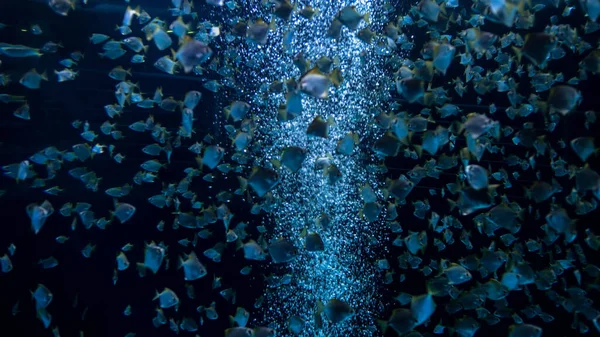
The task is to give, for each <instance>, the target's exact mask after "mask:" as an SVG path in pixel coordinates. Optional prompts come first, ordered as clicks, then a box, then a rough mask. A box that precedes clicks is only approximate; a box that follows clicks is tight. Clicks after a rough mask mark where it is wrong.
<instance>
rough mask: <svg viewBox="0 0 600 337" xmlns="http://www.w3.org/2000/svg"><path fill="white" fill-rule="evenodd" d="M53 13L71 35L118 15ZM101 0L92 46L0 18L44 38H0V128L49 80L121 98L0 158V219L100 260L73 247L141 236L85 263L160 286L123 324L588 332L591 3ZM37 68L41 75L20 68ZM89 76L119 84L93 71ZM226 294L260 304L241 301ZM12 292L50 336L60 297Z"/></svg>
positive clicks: (360, 331) (22, 113) (536, 335)
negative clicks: (6, 203)
mask: <svg viewBox="0 0 600 337" xmlns="http://www.w3.org/2000/svg"><path fill="white" fill-rule="evenodd" d="M43 2H44V6H43V8H44V10H45V12H44V16H48V17H52V18H53V19H56V16H58V17H60V22H62V23H64V25H65V26H68V25H70V24H71V22H72V21H71V20H73V19H74V18H77V16H84V15H86V13H89V12H90V11H92V10H94V9H95V10H99V11H100V10H103V8H108V7H102V6H103V5H105V1H102V0H81V1H80V0H48V1H45V0H44V1H43ZM46 2H47V3H46ZM106 5H107V6H108V4H106ZM110 6H112V7H111V8H118V11H119V13H120V14H119V17H121V13H122V20H118V21H117V22H112V21H111V22H102V24H103V25H104V26H105V30H102V31H89V32H87V31H86V34H87V35H88V36H89V40H88V41H84V42H83V43H84V44H83V45H81V47H80V48H79V50H85V51H86V52H85V53H84V52H81V51H79V50H66V49H65V48H64V47H63V45H62V44H61V43H59V42H57V41H61V40H62V39H66V38H67V37H62V36H60V35H56V34H55V33H53V30H54V29H56V27H54V26H49V25H45V24H44V22H43V21H41V22H40V21H35V22H34V21H31V22H29V21H27V20H28V18H22V19H23V20H25V21H26V24H27V25H26V26H22V27H15V26H11V25H8V24H7V25H5V24H2V23H0V32H1V33H5V32H7V31H11V30H15V31H20V32H21V33H27V34H32V35H36V36H41V37H44V38H48V39H50V42H47V43H45V44H43V45H33V44H30V43H27V41H20V42H16V41H6V42H3V41H0V107H2V109H3V110H4V111H5V112H4V114H3V115H4V116H3V118H4V119H3V120H6V119H15V118H16V119H18V120H21V121H23V122H24V123H31V122H33V121H34V120H38V119H40V120H41V119H44V118H48V117H47V116H45V115H44V114H43V113H42V112H41V111H36V110H35V109H31V108H30V105H29V103H30V102H32V101H33V100H35V99H36V97H38V96H35V95H34V93H35V92H38V91H42V92H43V91H44V90H48V88H50V87H53V88H57V89H58V91H54V92H58V93H60V92H61V90H60V89H61V86H64V85H68V83H64V82H71V81H74V82H78V81H82V82H83V81H84V79H85V80H86V81H92V82H93V81H94V79H93V76H103V77H108V78H110V79H111V80H112V81H113V84H114V86H112V87H102V88H98V89H102V90H110V92H111V95H113V93H114V98H113V99H111V100H110V101H106V102H103V107H96V109H97V110H98V111H97V112H98V113H101V114H104V117H103V119H104V122H96V121H93V120H92V118H91V117H89V118H88V117H87V116H86V113H84V112H81V113H80V114H79V115H77V117H76V118H75V119H74V120H72V121H69V123H70V127H69V128H70V130H73V131H72V134H71V135H63V138H68V137H70V138H68V139H69V142H70V143H69V144H70V145H69V146H66V147H65V146H63V145H60V146H59V145H55V144H52V142H53V140H52V139H48V142H49V143H48V144H47V145H46V146H44V147H42V148H40V149H39V151H37V152H35V153H23V154H22V159H21V160H20V161H17V162H4V163H0V165H2V169H3V172H4V176H3V177H2V180H1V181H2V183H1V185H0V200H3V199H4V200H7V199H8V200H11V198H12V195H13V193H14V191H20V190H22V189H23V188H27V189H28V190H27V195H28V198H30V199H31V202H26V203H24V204H23V205H22V209H21V210H19V212H22V214H26V216H27V219H28V220H29V222H28V223H27V224H22V223H13V222H12V221H10V222H9V221H8V220H9V217H4V218H3V219H4V220H3V221H2V222H3V223H4V222H6V223H7V224H4V225H3V226H17V227H22V226H24V225H27V226H28V227H30V230H29V231H28V234H27V235H28V237H29V238H30V239H31V240H33V238H35V237H36V236H42V235H44V232H45V231H52V232H54V231H59V232H60V234H59V235H58V236H56V237H55V239H54V242H51V244H52V245H53V246H56V247H58V248H56V249H64V250H70V251H76V252H77V254H70V255H68V256H70V257H69V258H83V259H87V260H89V262H86V263H90V264H93V263H95V262H96V261H97V260H94V257H95V255H97V254H98V255H100V253H99V251H100V250H103V249H104V248H103V246H107V245H106V244H105V242H103V241H101V240H99V239H94V237H95V236H94V235H92V236H86V237H88V238H89V239H88V240H87V241H85V242H83V244H82V241H81V239H71V238H72V237H81V236H80V234H79V233H82V232H88V233H92V234H94V233H100V231H103V232H107V233H109V235H110V236H111V237H112V238H114V240H120V239H121V238H120V236H119V232H120V231H122V230H123V227H126V226H143V227H139V228H140V230H142V229H143V231H144V235H140V237H139V238H138V240H137V241H131V242H127V241H123V242H117V244H118V246H119V247H120V249H116V250H115V249H113V250H111V251H109V252H108V251H106V250H104V251H103V252H105V253H106V254H104V253H103V254H102V255H110V256H112V257H114V261H113V262H112V267H111V268H110V269H109V268H105V270H100V272H102V273H103V274H105V275H110V277H109V278H107V280H108V279H110V280H112V284H113V286H114V287H119V286H120V285H121V284H122V282H120V281H119V280H120V279H123V278H125V279H128V280H129V279H131V278H133V277H135V278H136V282H144V283H149V282H150V283H152V284H153V286H154V287H155V288H156V289H157V290H156V292H155V294H148V295H147V296H146V302H144V303H136V302H134V301H133V300H132V301H131V303H130V304H128V305H127V306H126V307H125V308H119V309H118V310H120V311H122V314H123V315H125V316H130V315H132V314H135V313H136V311H137V310H140V311H142V309H141V307H152V308H154V309H153V316H149V317H147V319H145V320H146V321H147V322H148V325H152V326H153V327H154V328H155V329H156V330H157V331H159V332H160V335H161V336H162V335H165V336H166V335H175V334H182V335H189V336H215V335H217V334H215V333H214V332H211V331H212V330H211V327H212V326H213V323H214V322H213V321H217V322H226V323H225V324H227V325H228V328H227V329H225V331H220V332H219V334H218V335H219V336H222V335H224V336H225V337H240V336H246V337H251V336H255V337H267V336H268V337H275V336H319V337H325V336H328V337H338V336H351V337H366V336H393V335H397V336H410V337H419V336H434V335H440V336H443V335H456V336H460V337H472V336H508V337H541V336H557V335H556V334H555V331H554V330H553V329H556V326H557V324H560V325H561V326H562V327H563V329H568V330H569V331H571V334H569V335H568V336H579V335H586V334H587V335H590V336H592V335H595V336H597V335H600V309H599V308H598V303H595V302H597V300H595V299H597V298H599V294H600V267H599V266H597V265H596V264H595V263H596V262H597V261H598V260H597V258H596V256H595V254H597V252H598V250H599V249H600V229H598V228H595V224H594V222H595V221H594V218H597V217H598V216H599V214H600V213H598V212H599V211H598V210H597V206H598V200H600V174H599V173H598V172H597V171H596V169H597V166H598V163H599V161H598V159H597V153H598V150H597V148H596V147H595V135H596V134H597V133H598V131H599V130H600V129H599V128H598V124H597V123H596V120H597V112H596V111H594V110H593V108H594V106H595V104H596V103H595V101H596V98H595V97H592V95H593V94H592V95H589V96H588V95H586V96H585V97H584V92H585V93H587V92H590V91H592V90H593V88H594V86H597V84H598V83H599V82H598V75H599V74H600V51H599V50H598V49H599V46H598V45H597V44H598V37H599V35H600V23H598V22H597V21H598V18H599V17H600V0H579V1H574V0H568V1H561V0H420V1H413V2H412V3H404V2H402V1H399V0H397V1H396V0H372V1H369V0H354V1H351V0H330V1H324V0H302V1H300V0H298V1H294V0H228V1H225V0H196V3H193V2H192V1H191V0H170V1H168V0H161V1H152V2H149V3H143V2H141V1H140V3H136V0H125V1H118V5H114V4H110ZM151 13H152V15H151ZM3 15H5V14H2V13H0V22H3ZM115 25H116V27H117V28H116V29H115V28H114V27H115ZM95 28H96V27H94V29H95ZM77 29H80V30H86V29H89V27H85V26H84V27H77ZM56 30H58V29H56ZM41 59H52V60H54V59H55V62H54V64H55V65H56V68H55V69H51V70H48V69H39V68H36V67H33V68H31V67H30V66H29V65H31V64H32V62H31V61H32V60H41ZM99 64H102V65H104V67H103V68H106V65H108V66H109V67H110V70H109V71H108V73H103V74H101V75H98V74H97V73H92V74H90V73H89V70H87V69H90V68H94V67H95V65H99ZM86 72H87V73H86ZM86 76H87V78H86ZM152 76H156V77H157V78H160V76H162V77H164V76H167V78H169V79H170V78H172V79H173V81H181V82H182V83H183V82H185V81H193V82H185V83H193V84H194V88H192V89H191V90H178V88H177V86H155V85H149V84H147V82H150V81H146V80H147V79H148V78H149V77H152ZM98 83H102V81H98ZM165 83H166V82H165ZM15 88H18V90H17V89H15ZM23 88H24V89H23ZM24 90H25V91H24ZM163 92H165V94H163ZM23 93H25V94H23ZM32 105H33V104H32ZM36 106H38V105H36ZM584 106H585V107H587V108H589V109H591V110H587V108H586V109H582V107H584ZM596 110H598V111H600V110H599V109H596ZM7 111H9V112H7ZM8 115H10V116H8ZM132 116H136V117H132ZM138 116H142V117H138ZM132 118H133V119H132ZM88 119H90V120H92V121H91V122H90V121H88ZM126 121H131V123H129V122H126ZM24 125H26V124H24ZM197 130H198V131H197ZM200 130H212V132H204V131H200ZM29 131H31V130H29ZM34 131H35V130H34ZM128 137H129V138H135V139H144V143H143V144H139V143H134V145H135V148H133V146H132V145H131V144H128V143H127V142H128ZM0 141H1V142H2V143H1V144H0V147H2V148H3V149H6V150H7V151H12V152H15V153H19V154H20V152H18V150H17V149H18V145H19V144H14V143H13V142H12V141H11V139H10V138H9V137H4V136H3V137H2V138H1V139H0ZM57 144H58V142H57ZM60 144H65V141H64V140H61V141H60ZM126 144H127V145H126ZM139 158H143V159H141V160H140V159H139ZM103 159H106V160H104V161H102V160H103ZM100 161H101V163H102V164H101V165H100V164H95V163H99V162H100ZM132 162H133V163H132ZM128 165H129V166H131V165H133V166H135V167H136V172H135V173H134V174H131V175H126V174H124V173H125V172H129V170H125V169H121V168H122V167H128ZM138 167H139V168H138ZM175 167H177V170H175V171H174V168H175ZM180 167H181V169H179V168H180ZM65 177H68V179H69V180H64V179H65ZM57 181H69V183H68V184H61V185H60V186H59V184H58V183H57ZM106 181H111V182H114V181H119V183H118V184H112V183H111V185H108V184H107V183H106ZM88 194H89V195H94V196H96V198H102V199H105V200H106V201H107V203H110V204H111V205H112V206H111V207H110V208H108V209H106V208H104V207H99V206H96V205H94V204H91V203H88V202H85V201H83V200H90V199H86V198H84V197H83V196H84V195H88ZM64 200H68V201H65V202H63V201H64ZM140 200H141V201H140ZM156 212H158V213H156ZM148 214H160V215H161V216H160V217H159V218H154V216H148ZM149 221H151V222H152V223H151V224H149V223H148V222H149ZM142 223H143V224H142ZM48 227H51V228H48ZM52 228H53V229H52ZM58 228H60V229H58ZM136 228H137V227H136ZM166 233H168V235H165V234H166ZM596 233H597V234H596ZM173 236H176V237H177V238H178V239H177V240H175V241H173V242H171V241H172V240H171V239H170V238H172V237H173ZM167 238H169V239H167ZM6 240H8V242H12V241H13V239H12V238H6ZM14 240H16V238H15V239H14ZM208 243H210V244H208ZM75 245H78V246H77V247H75ZM110 246H113V245H110ZM18 254H19V249H18V246H16V245H15V244H14V243H10V245H9V246H8V247H7V248H6V251H5V252H0V255H1V256H0V267H1V269H0V282H1V281H2V278H3V277H7V276H8V275H10V274H11V273H24V272H23V270H26V269H27V268H30V269H32V268H33V269H42V270H44V272H47V273H60V272H61V271H60V270H61V268H62V264H63V262H64V261H61V259H60V258H56V257H55V256H53V255H51V256H45V257H43V258H41V259H40V260H39V261H31V262H32V263H31V264H30V265H27V266H19V265H18V264H16V263H15V264H14V265H13V260H15V257H16V256H18ZM79 255H80V256H79ZM61 256H63V255H61ZM64 256H66V255H64ZM98 259H99V258H98ZM231 266H242V268H241V269H240V270H237V269H236V270H232V268H231ZM104 267H105V264H98V268H104ZM13 268H14V270H13ZM236 268H237V267H236ZM171 273H172V275H177V276H176V277H170V276H169V277H168V278H165V277H163V278H160V282H159V281H155V280H158V279H159V277H160V275H171ZM5 274H6V275H5ZM23 275H26V274H23ZM129 275H131V276H129ZM23 277H26V276H23ZM165 279H167V280H169V281H168V282H166V283H165ZM236 279H247V280H248V284H258V285H259V286H260V287H261V292H262V293H263V295H262V296H259V297H257V298H254V299H253V303H252V302H250V303H242V302H246V300H247V298H245V293H246V292H247V291H248V289H244V288H240V287H239V286H236V287H232V286H230V284H233V283H235V282H234V280H236ZM23 282H27V283H28V284H31V285H32V286H31V291H30V293H29V294H23V296H22V298H21V299H20V300H19V301H17V303H4V302H2V303H1V304H2V305H3V306H7V307H11V306H12V313H13V315H24V314H26V312H21V310H20V309H19V307H20V306H21V307H25V306H31V307H32V308H33V310H32V311H31V312H34V313H35V314H34V315H32V316H31V321H32V322H35V324H40V325H42V326H43V327H44V328H45V329H47V330H48V335H49V336H50V335H53V336H55V337H59V336H60V330H61V326H60V324H57V323H56V321H53V315H52V314H53V309H54V308H53V306H52V302H53V300H54V301H57V300H61V299H60V298H55V297H54V295H53V289H52V288H50V287H48V286H47V285H45V284H44V280H43V279H38V280H27V279H25V280H23ZM127 282H129V281H127ZM128 292H132V293H134V292H136V288H135V287H133V288H132V289H129V290H128ZM211 294H218V297H219V298H218V301H206V300H205V299H206V298H210V297H211V296H209V295H211ZM132 296H133V295H132ZM57 297H58V296H57ZM238 297H240V298H244V301H241V300H240V298H238ZM75 301H77V299H75ZM83 310H84V313H83V314H82V317H81V319H82V320H83V319H84V317H85V312H86V311H87V308H85V309H83ZM106 310H108V309H106ZM146 311H147V310H146ZM559 315H560V316H559ZM4 319H10V317H4ZM32 324H34V323H32ZM130 330H131V332H128V333H126V334H124V335H125V336H126V337H134V336H136V327H135V326H131V327H130ZM85 333H86V332H85V331H83V330H82V331H80V336H84V335H85ZM157 333H158V332H157ZM138 335H141V334H138Z"/></svg>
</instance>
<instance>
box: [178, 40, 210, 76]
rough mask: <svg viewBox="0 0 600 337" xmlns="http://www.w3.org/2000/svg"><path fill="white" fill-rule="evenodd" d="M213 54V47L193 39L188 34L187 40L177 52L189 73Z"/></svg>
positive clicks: (185, 70)
mask: <svg viewBox="0 0 600 337" xmlns="http://www.w3.org/2000/svg"><path fill="white" fill-rule="evenodd" d="M211 55H212V49H210V47H208V46H207V45H206V44H204V43H203V42H201V41H197V40H194V39H191V38H189V37H187V36H186V40H185V42H184V43H183V45H182V46H181V47H180V48H179V50H178V51H177V53H176V54H175V58H176V59H177V60H178V61H179V63H180V64H181V65H182V66H183V71H184V72H185V73H186V74H187V73H189V72H191V71H192V69H194V67H196V66H198V65H200V64H202V63H204V62H205V61H206V60H208V59H209V58H210V57H211Z"/></svg>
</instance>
